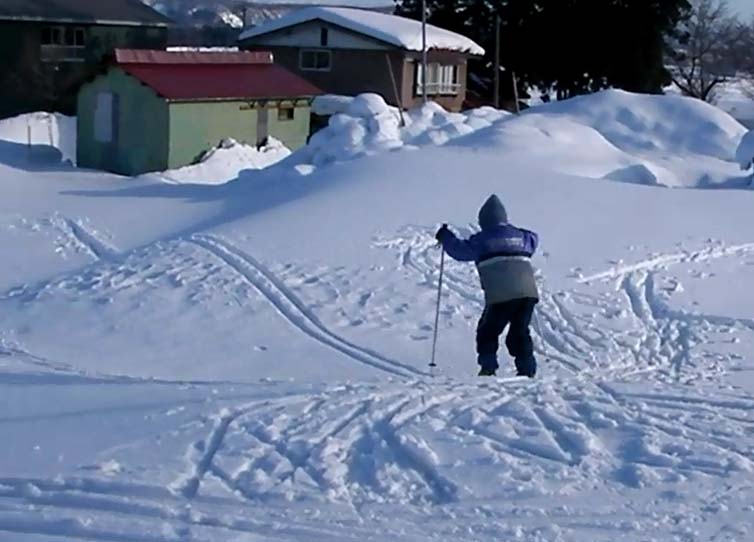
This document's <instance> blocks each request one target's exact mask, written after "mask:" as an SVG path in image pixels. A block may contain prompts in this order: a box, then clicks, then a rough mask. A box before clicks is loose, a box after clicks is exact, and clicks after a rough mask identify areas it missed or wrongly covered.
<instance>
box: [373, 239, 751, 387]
mask: <svg viewBox="0 0 754 542" xmlns="http://www.w3.org/2000/svg"><path fill="white" fill-rule="evenodd" d="M426 239H427V233H426V232H425V231H423V229H421V228H415V227H407V228H404V229H403V230H402V231H400V232H399V234H398V235H397V236H395V237H391V238H381V239H378V240H376V242H375V245H376V246H378V247H381V248H387V249H391V250H394V251H396V252H397V253H398V256H397V260H398V262H399V266H400V267H403V268H406V269H409V270H411V271H413V272H416V273H419V274H420V275H421V276H423V277H424V281H425V283H426V284H427V285H428V286H430V285H433V284H436V282H437V273H438V269H437V265H436V261H435V260H436V256H435V254H434V249H433V247H432V245H431V244H430V243H429V242H427V240H426ZM753 252H754V243H748V244H741V245H733V246H716V247H712V248H706V249H703V250H698V251H688V252H684V253H678V254H668V255H663V256H659V257H655V258H651V259H648V260H646V261H642V262H639V263H637V264H634V265H628V266H622V267H617V268H613V269H611V270H609V271H606V272H602V273H597V274H594V275H591V276H589V277H584V278H581V279H579V280H578V281H577V282H578V283H579V284H587V283H592V282H595V281H598V280H602V281H605V280H614V281H615V288H614V290H613V292H612V293H611V292H606V293H603V294H601V295H595V294H593V293H587V292H580V291H577V290H573V291H566V292H551V291H550V290H549V289H548V288H547V285H546V284H545V283H544V281H540V294H541V299H540V304H539V306H538V307H537V310H536V316H535V320H534V321H533V322H532V331H533V333H534V335H535V350H536V351H537V352H538V354H539V355H540V356H541V357H542V358H543V359H544V360H553V361H556V362H557V363H558V365H559V367H560V368H562V369H563V370H564V371H565V372H566V373H568V374H572V375H578V374H580V373H582V372H583V371H588V372H589V373H591V374H592V375H593V376H596V375H597V374H604V375H606V376H608V375H612V376H613V377H616V378H617V377H620V375H622V374H628V373H630V372H636V371H651V372H654V373H655V374H656V378H658V379H661V380H662V379H665V378H669V379H672V380H678V379H685V380H686V381H690V380H692V379H694V378H708V377H712V378H716V377H718V376H719V374H720V373H721V372H722V371H723V370H724V367H725V366H726V365H730V364H731V362H732V359H731V358H730V357H729V356H727V357H726V356H718V357H715V356H712V355H706V354H705V353H704V352H702V351H700V349H698V348H696V347H698V346H699V345H702V344H705V337H707V336H708V334H709V333H712V332H721V333H731V332H732V331H742V330H747V331H750V330H754V319H745V318H731V317H725V316H718V315H707V314H701V313H688V312H684V311H680V310H675V309H671V308H670V307H668V305H667V303H666V301H665V300H664V299H663V297H662V296H661V295H660V293H658V288H657V284H656V283H657V273H658V272H659V271H660V270H661V269H663V268H665V267H667V266H669V265H672V264H683V263H696V262H700V261H707V260H712V259H717V258H725V257H731V256H740V255H742V254H749V253H753ZM445 285H446V295H447V296H449V297H450V299H451V301H452V300H453V297H454V296H457V298H459V299H460V300H462V301H463V302H465V303H472V304H473V305H475V306H477V307H478V308H479V310H480V311H481V308H482V306H483V300H482V298H481V295H480V294H479V291H478V290H479V289H478V279H477V278H476V276H475V274H474V271H473V267H472V266H468V265H465V266H464V265H456V264H455V263H454V262H450V264H449V265H448V266H447V271H446V274H445ZM537 318H538V320H539V321H538V320H537ZM616 323H618V324H620V325H617V326H616Z"/></svg>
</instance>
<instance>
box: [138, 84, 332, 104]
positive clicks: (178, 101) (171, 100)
mask: <svg viewBox="0 0 754 542" xmlns="http://www.w3.org/2000/svg"><path fill="white" fill-rule="evenodd" d="M147 86H149V85H147ZM150 88H151V87H150ZM158 96H159V93H158ZM317 96H318V95H316V94H302V95H299V96H256V97H244V98H165V97H164V96H161V97H162V98H163V99H164V100H165V101H166V102H167V103H169V104H182V103H207V102H213V103H215V102H243V103H251V102H285V101H289V102H290V101H293V102H295V101H299V100H313V99H314V98H316V97H317Z"/></svg>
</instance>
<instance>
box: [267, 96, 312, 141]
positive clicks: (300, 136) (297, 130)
mask: <svg viewBox="0 0 754 542" xmlns="http://www.w3.org/2000/svg"><path fill="white" fill-rule="evenodd" d="M310 119H311V109H310V107H309V106H305V107H296V109H295V110H294V112H293V119H291V120H282V121H281V120H278V111H277V108H273V109H272V110H271V111H270V117H269V131H270V135H271V136H272V137H274V138H275V139H279V140H280V141H282V142H283V143H285V146H286V147H288V148H289V149H291V150H293V151H295V150H296V149H299V148H301V147H303V146H304V145H306V139H307V137H308V136H309V122H310Z"/></svg>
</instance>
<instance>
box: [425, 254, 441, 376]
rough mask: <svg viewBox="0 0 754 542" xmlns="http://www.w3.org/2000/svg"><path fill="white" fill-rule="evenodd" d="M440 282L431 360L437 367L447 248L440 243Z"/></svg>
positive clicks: (432, 365)
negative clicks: (438, 334)
mask: <svg viewBox="0 0 754 542" xmlns="http://www.w3.org/2000/svg"><path fill="white" fill-rule="evenodd" d="M440 250H441V251H442V252H441V253H440V282H439V284H438V285H437V309H436V310H435V336H434V339H433V340H432V361H430V362H429V366H430V367H437V364H436V363H435V352H436V350H437V326H438V323H439V321H440V294H441V293H442V277H443V273H444V271H445V249H444V248H443V247H442V245H440Z"/></svg>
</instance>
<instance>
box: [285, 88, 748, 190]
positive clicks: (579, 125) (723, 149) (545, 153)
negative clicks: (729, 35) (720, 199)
mask: <svg viewBox="0 0 754 542" xmlns="http://www.w3.org/2000/svg"><path fill="white" fill-rule="evenodd" d="M313 110H314V112H315V113H318V114H322V115H331V117H330V122H329V125H328V126H327V127H326V128H325V129H323V130H321V131H320V132H318V133H316V134H315V135H314V136H313V137H312V138H311V141H310V144H309V145H308V146H307V147H306V148H305V149H302V150H301V151H300V152H299V153H298V154H297V155H296V161H297V162H298V164H299V166H298V170H299V172H300V173H301V172H303V173H307V174H308V173H311V171H313V169H314V168H316V167H319V166H323V165H325V164H328V163H332V162H341V161H345V160H350V159H353V158H356V157H359V156H364V155H372V154H377V153H381V152H386V151H392V150H396V149H400V148H408V149H410V148H415V147H422V146H432V145H435V146H436V145H443V144H447V143H449V142H452V144H453V145H456V146H461V147H467V148H472V149H484V150H486V151H488V152H494V153H502V154H507V155H509V156H510V157H511V158H512V159H514V158H515V159H516V160H519V159H528V160H531V161H533V162H536V163H538V164H544V165H547V166H548V167H550V168H551V169H552V170H553V171H556V172H559V173H567V174H569V175H576V176H582V177H591V178H594V179H605V180H613V181H619V182H626V183H636V184H645V185H646V184H649V185H659V186H667V187H708V186H718V187H724V186H731V187H740V186H744V185H747V184H748V180H747V179H745V178H744V177H742V176H741V173H740V169H739V167H738V165H737V164H736V162H735V150H736V148H737V147H738V145H739V142H740V141H741V139H742V137H743V135H744V133H745V132H746V129H745V128H744V127H743V126H742V125H741V124H739V123H738V122H737V121H735V120H734V119H733V118H731V117H730V115H728V114H727V113H725V112H724V111H721V110H720V109H718V108H716V107H714V106H711V105H709V104H706V103H704V102H701V101H699V100H694V99H690V98H684V97H679V96H657V95H644V94H633V93H630V92H624V91H617V90H607V91H603V92H599V93H595V94H591V95H587V96H581V97H578V98H574V99H571V100H565V101H561V102H553V103H547V104H542V105H539V106H536V107H532V108H530V109H528V110H526V111H525V112H524V113H522V114H521V115H518V116H516V115H511V114H510V113H507V112H504V111H499V110H496V109H493V108H491V107H482V108H479V109H474V110H471V111H466V112H463V113H449V112H447V111H445V110H444V109H443V108H442V107H441V106H439V105H438V104H436V103H434V102H429V103H428V104H426V105H424V106H422V107H420V108H418V109H415V110H412V111H409V112H407V113H405V114H404V125H403V126H402V125H401V116H400V112H399V111H398V109H396V108H394V107H390V106H388V105H387V104H386V103H385V102H384V100H383V99H382V98H381V97H380V96H377V95H375V94H363V95H360V96H358V97H356V98H349V97H344V96H322V97H319V98H317V99H316V100H315V101H314V105H313ZM302 164H306V165H307V167H304V168H302V167H301V165H302Z"/></svg>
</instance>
